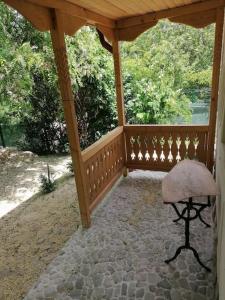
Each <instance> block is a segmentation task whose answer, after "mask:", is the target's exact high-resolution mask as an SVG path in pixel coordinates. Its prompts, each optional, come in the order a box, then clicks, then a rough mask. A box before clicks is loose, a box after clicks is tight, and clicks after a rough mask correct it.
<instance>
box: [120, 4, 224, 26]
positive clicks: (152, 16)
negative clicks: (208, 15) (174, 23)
mask: <svg viewBox="0 0 225 300" xmlns="http://www.w3.org/2000/svg"><path fill="white" fill-rule="evenodd" d="M224 5H225V1H224V0H207V1H203V2H197V3H193V4H189V5H185V6H181V7H175V8H170V9H167V10H161V11H158V12H154V13H147V14H144V15H141V16H135V17H128V18H122V19H120V20H118V21H117V28H126V27H132V26H137V25H143V24H146V23H151V22H152V21H156V20H160V19H164V18H172V17H178V16H183V15H190V14H194V13H198V12H201V11H206V10H210V9H215V8H218V7H224Z"/></svg>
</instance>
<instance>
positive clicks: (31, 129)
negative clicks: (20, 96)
mask: <svg viewBox="0 0 225 300" xmlns="http://www.w3.org/2000/svg"><path fill="white" fill-rule="evenodd" d="M33 78H34V86H33V90H32V94H31V95H30V96H29V97H28V98H27V101H28V102H29V105H30V112H29V113H28V114H26V115H25V116H24V117H23V120H22V124H23V128H24V130H25V132H24V139H23V140H21V141H20V148H22V149H23V150H30V151H32V152H35V153H37V154H51V153H65V152H67V150H68V147H67V143H68V140H67V135H66V126H65V122H64V119H63V112H62V106H61V101H60V99H59V94H58V92H57V88H56V86H55V84H53V83H51V82H49V81H48V78H47V75H44V74H39V73H37V72H35V73H34V74H33Z"/></svg>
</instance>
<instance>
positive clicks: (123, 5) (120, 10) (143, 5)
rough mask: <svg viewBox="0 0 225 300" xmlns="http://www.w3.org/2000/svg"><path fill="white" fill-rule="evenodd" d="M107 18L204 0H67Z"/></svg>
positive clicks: (114, 18)
mask: <svg viewBox="0 0 225 300" xmlns="http://www.w3.org/2000/svg"><path fill="white" fill-rule="evenodd" d="M67 1H68V2H71V3H73V4H77V5H79V6H80V7H84V8H86V9H88V10H91V11H93V12H95V13H98V14H101V15H103V16H105V17H107V18H110V19H113V20H118V19H121V18H125V17H131V16H136V15H143V14H146V13H150V12H157V11H160V10H167V9H170V8H174V7H179V6H184V5H188V4H191V3H195V2H203V1H204V0H67Z"/></svg>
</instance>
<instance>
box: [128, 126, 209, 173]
mask: <svg viewBox="0 0 225 300" xmlns="http://www.w3.org/2000/svg"><path fill="white" fill-rule="evenodd" d="M139 128H140V130H138V125H137V126H131V127H129V126H127V128H126V129H125V133H126V143H127V161H128V167H131V168H132V166H134V167H135V168H139V167H140V168H144V169H152V170H154V169H156V170H157V169H159V170H160V169H165V170H167V169H168V170H169V169H171V168H172V166H173V165H175V164H176V163H178V162H180V161H181V160H183V159H198V160H200V161H203V162H206V155H205V153H206V151H205V150H204V149H205V147H206V146H205V145H206V144H207V136H208V129H207V127H205V128H206V129H205V131H204V130H203V129H202V128H200V131H199V132H198V126H196V127H195V126H193V130H192V127H187V131H185V127H183V128H182V129H184V130H181V129H180V128H179V126H177V127H176V126H174V127H172V126H168V128H169V129H168V131H166V126H165V127H162V126H161V127H160V126H159V128H160V130H159V132H157V130H156V127H153V126H152V127H151V126H149V127H148V126H146V127H143V126H140V127H139ZM151 128H153V130H152V129H151ZM177 129H178V130H177ZM132 130H133V131H132ZM163 165H165V168H164V167H163ZM160 166H162V167H160Z"/></svg>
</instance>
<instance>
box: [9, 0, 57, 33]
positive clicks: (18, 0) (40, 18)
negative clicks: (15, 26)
mask: <svg viewBox="0 0 225 300" xmlns="http://www.w3.org/2000/svg"><path fill="white" fill-rule="evenodd" d="M4 2H5V3H6V4H7V5H9V6H11V7H12V8H14V9H16V10H17V11H18V12H19V13H20V14H21V15H23V16H24V17H25V18H26V19H27V20H28V21H30V22H31V24H32V25H33V26H34V27H35V28H36V29H38V30H40V31H47V30H49V29H51V26H52V23H51V14H50V11H49V9H48V8H46V7H42V6H39V5H36V4H33V3H28V2H27V1H25V0H4Z"/></svg>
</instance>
